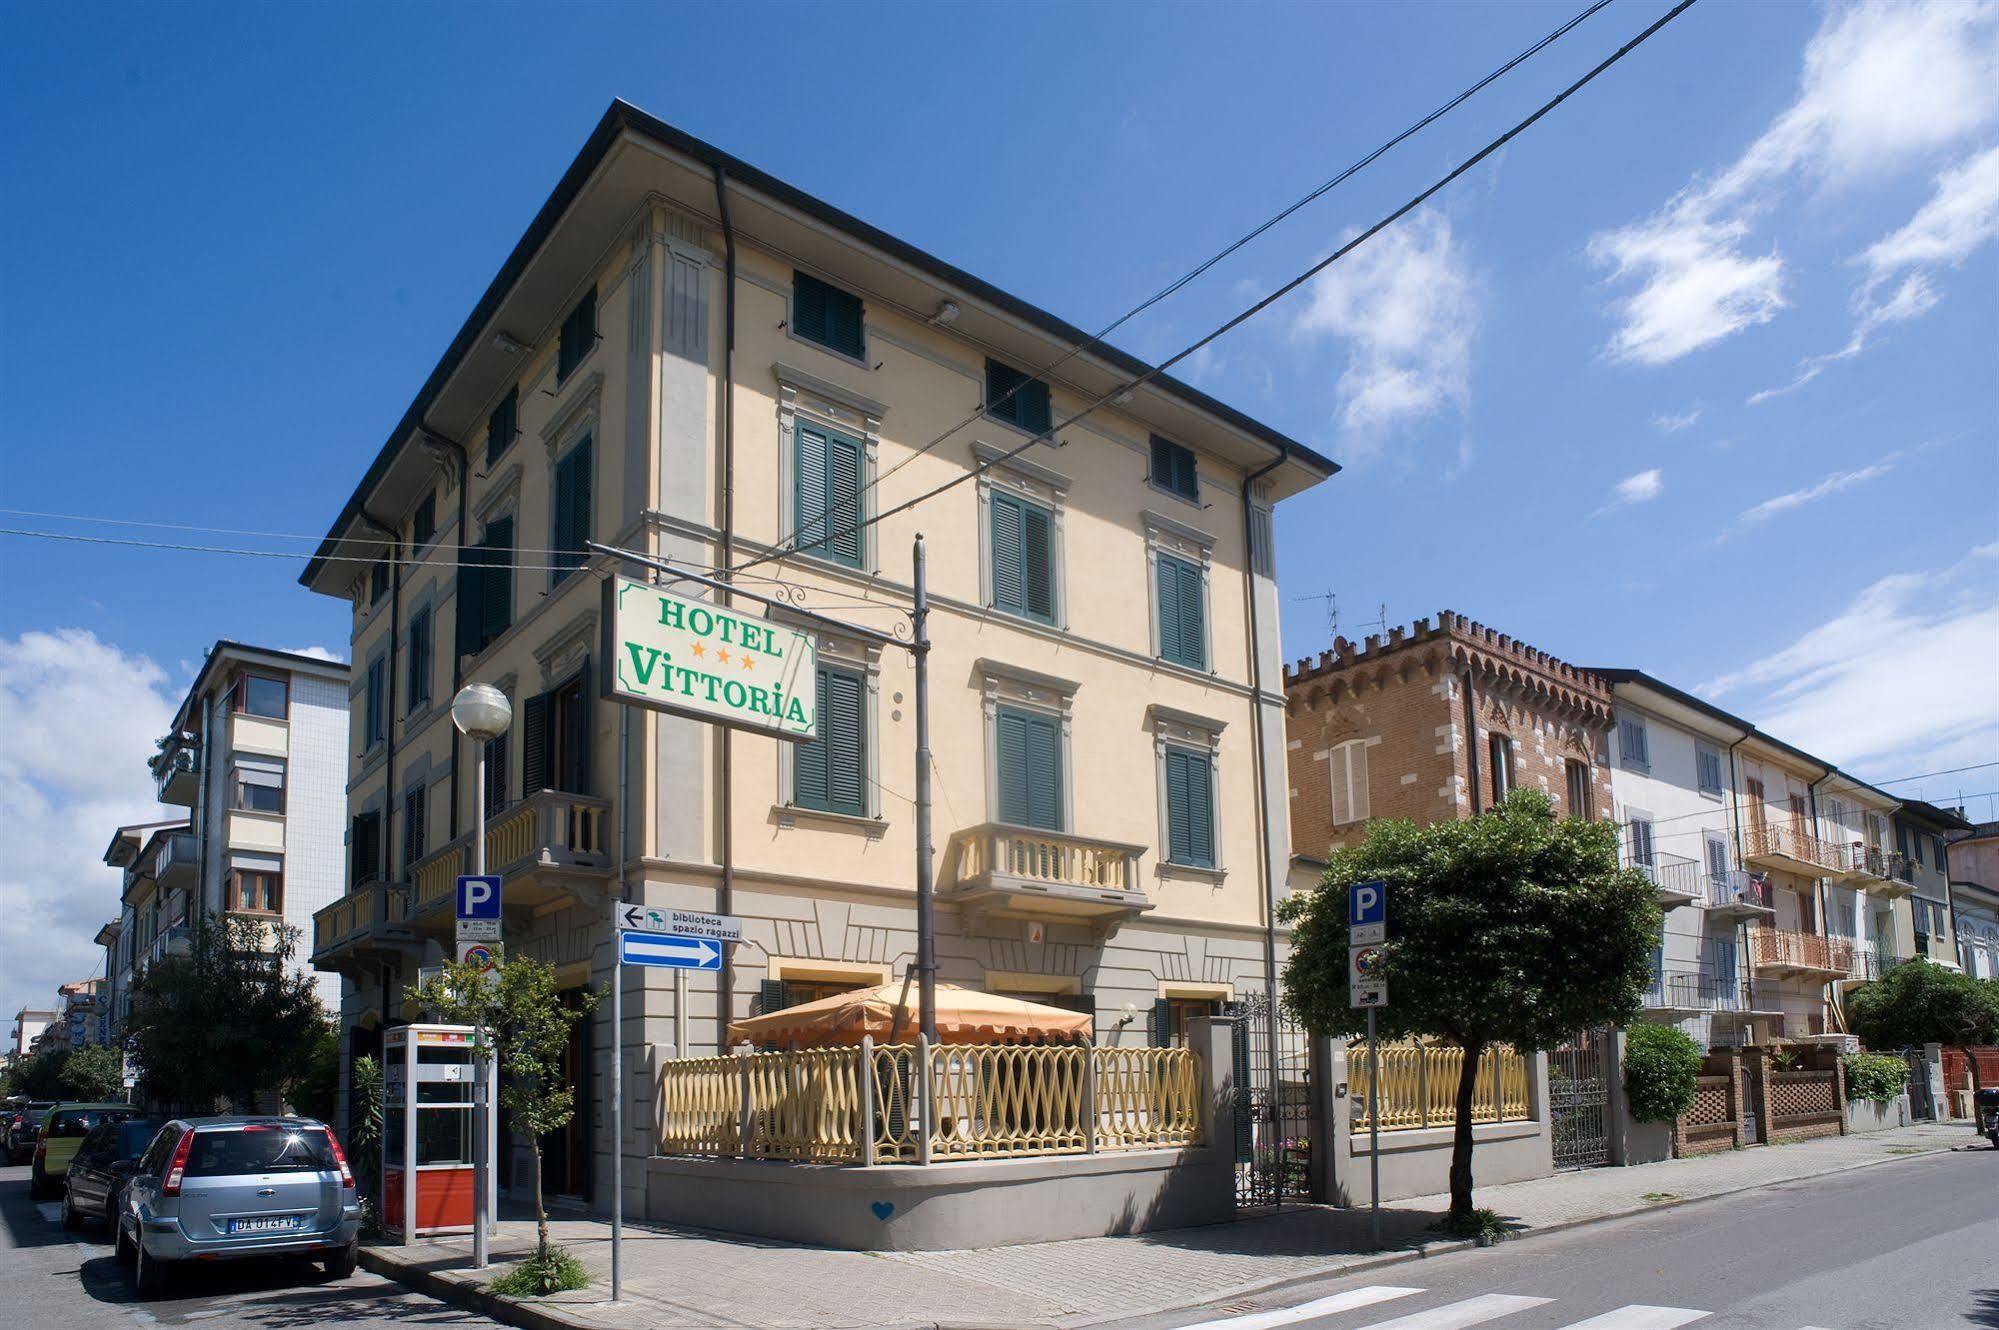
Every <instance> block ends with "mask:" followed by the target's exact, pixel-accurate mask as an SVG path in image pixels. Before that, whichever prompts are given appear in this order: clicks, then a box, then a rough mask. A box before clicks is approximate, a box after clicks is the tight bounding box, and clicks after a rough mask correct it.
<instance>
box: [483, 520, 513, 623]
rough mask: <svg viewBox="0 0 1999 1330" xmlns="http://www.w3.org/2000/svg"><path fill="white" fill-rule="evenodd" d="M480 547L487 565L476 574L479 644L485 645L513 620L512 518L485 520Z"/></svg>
mask: <svg viewBox="0 0 1999 1330" xmlns="http://www.w3.org/2000/svg"><path fill="white" fill-rule="evenodd" d="M482 549H483V552H482V553H481V555H480V558H481V560H482V561H483V562H484V563H485V565H486V567H485V568H484V569H483V570H482V572H481V574H480V577H479V599H480V611H481V612H480V616H479V617H480V629H479V631H480V640H479V645H480V646H481V647H484V646H485V645H486V644H487V643H489V642H491V641H492V640H493V639H494V638H496V637H498V636H499V635H500V634H501V633H504V632H506V631H507V629H508V628H510V627H512V626H513V622H514V570H513V567H512V564H513V561H514V519H513V518H511V517H502V518H498V519H496V520H494V521H491V522H488V523H487V524H486V540H485V544H484V546H483V547H482Z"/></svg>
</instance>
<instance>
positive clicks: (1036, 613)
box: [1020, 505, 1055, 623]
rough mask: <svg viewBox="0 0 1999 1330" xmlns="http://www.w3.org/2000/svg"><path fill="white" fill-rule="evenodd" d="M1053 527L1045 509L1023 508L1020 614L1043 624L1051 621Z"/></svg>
mask: <svg viewBox="0 0 1999 1330" xmlns="http://www.w3.org/2000/svg"><path fill="white" fill-rule="evenodd" d="M1052 528H1053V523H1052V522H1051V520H1050V518H1049V515H1048V512H1047V510H1046V509H1042V508H1035V507H1033V506H1031V505H1030V506H1024V507H1022V509H1021V513H1020V564H1021V610H1022V612H1023V613H1025V614H1026V615H1027V616H1028V617H1029V618H1030V619H1039V620H1041V621H1042V622H1043V623H1049V622H1052V621H1053V620H1054V618H1055V566H1054V559H1055V550H1054V540H1053V530H1052Z"/></svg>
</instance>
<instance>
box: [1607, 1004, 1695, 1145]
mask: <svg viewBox="0 0 1999 1330" xmlns="http://www.w3.org/2000/svg"><path fill="white" fill-rule="evenodd" d="M1700 1072H1701V1049H1700V1045H1699V1044H1696V1043H1695V1042H1694V1041H1693V1040H1692V1039H1690V1038H1688V1037H1687V1035H1686V1032H1685V1031H1683V1030H1680V1029H1679V1028H1677V1027H1676V1026H1671V1025H1653V1024H1649V1023H1647V1024H1640V1025H1634V1026H1632V1027H1631V1028H1630V1029H1629V1030H1627V1031H1625V1034H1624V1094H1625V1098H1626V1100H1627V1101H1628V1102H1629V1104H1630V1105H1631V1116H1632V1119H1633V1120H1634V1121H1637V1122H1671V1121H1672V1120H1673V1119H1674V1118H1677V1117H1678V1116H1680V1114H1682V1113H1684V1112H1686V1111H1687V1110H1688V1109H1690V1108H1692V1107H1693V1106H1694V1089H1695V1082H1696V1081H1697V1080H1698V1078H1699V1077H1700Z"/></svg>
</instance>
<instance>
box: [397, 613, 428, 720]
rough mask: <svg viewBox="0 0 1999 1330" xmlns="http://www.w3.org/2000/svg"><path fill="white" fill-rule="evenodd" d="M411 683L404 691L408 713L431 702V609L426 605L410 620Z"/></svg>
mask: <svg viewBox="0 0 1999 1330" xmlns="http://www.w3.org/2000/svg"><path fill="white" fill-rule="evenodd" d="M409 655H410V659H409V682H408V685H407V687H406V689H405V691H404V696H403V705H404V709H405V710H407V711H416V710H417V709H418V708H420V707H422V706H424V705H425V704H427V703H428V702H429V701H430V673H431V660H430V656H431V651H430V607H429V606H428V605H426V606H425V607H424V608H422V609H420V610H418V611H417V612H416V615H415V616H414V617H413V618H411V619H410V631H409Z"/></svg>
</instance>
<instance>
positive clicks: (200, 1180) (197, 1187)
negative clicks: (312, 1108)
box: [117, 1117, 361, 1297]
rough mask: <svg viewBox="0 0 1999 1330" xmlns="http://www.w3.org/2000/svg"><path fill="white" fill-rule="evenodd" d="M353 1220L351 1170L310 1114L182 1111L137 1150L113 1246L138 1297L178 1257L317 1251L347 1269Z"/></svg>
mask: <svg viewBox="0 0 1999 1330" xmlns="http://www.w3.org/2000/svg"><path fill="white" fill-rule="evenodd" d="M360 1229H361V1205H360V1200H359V1193H358V1192H356V1191H355V1188H354V1174H353V1172H352V1171H351V1170H350V1169H349V1168H348V1167H347V1159H346V1157H345V1156H344V1155H343V1154H342V1153H341V1151H340V1142H339V1141H337V1140H335V1139H334V1136H333V1133H332V1132H331V1131H328V1130H327V1128H326V1124H324V1123H322V1122H315V1121H313V1120H312V1119H311V1118H272V1117H216V1118H183V1119H178V1120H176V1121H173V1122H169V1123H167V1125H166V1126H164V1127H162V1128H161V1129H160V1134H159V1135H158V1136H156V1137H154V1138H153V1143H152V1144H151V1145H150V1146H148V1147H147V1149H146V1153H145V1154H144V1155H143V1156H142V1157H141V1158H140V1160H139V1166H138V1169H137V1171H135V1172H134V1173H133V1175H132V1181H131V1185H130V1186H129V1187H128V1188H127V1189H126V1192H125V1200H124V1205H123V1207H122V1209H121V1210H120V1212H119V1215H118V1219H117V1242H118V1254H119V1256H121V1257H123V1258H125V1259H126V1260H129V1261H130V1262H131V1263H132V1274H133V1281H134V1283H135V1284H136V1285H137V1288H138V1292H139V1295H140V1296H141V1297H149V1296H152V1295H153V1294H156V1293H158V1292H160V1291H161V1290H162V1289H163V1288H164V1286H165V1283H166V1280H167V1278H168V1276H169V1275H170V1273H171V1272H172V1271H174V1270H176V1269H179V1268H182V1263H183V1262H187V1261H212V1260H238V1259H243V1258H253V1257H259V1256H306V1257H317V1258H319V1259H321V1260H323V1261H324V1262H325V1264H326V1272H327V1274H329V1275H331V1276H332V1277H333V1278H335V1279H341V1278H344V1277H346V1276H347V1275H349V1274H352V1273H353V1271H354V1256H355V1247H356V1243H357V1241H358V1238H359V1235H360Z"/></svg>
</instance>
